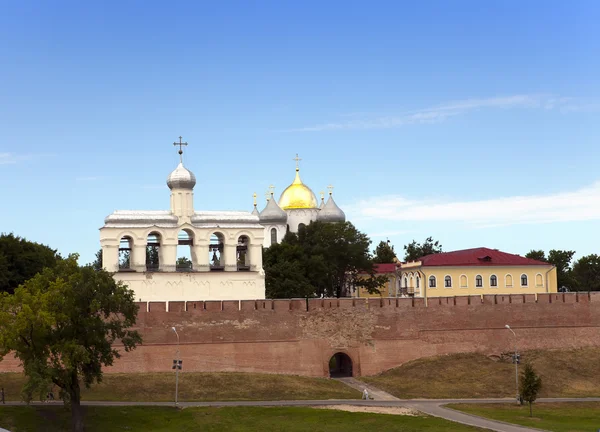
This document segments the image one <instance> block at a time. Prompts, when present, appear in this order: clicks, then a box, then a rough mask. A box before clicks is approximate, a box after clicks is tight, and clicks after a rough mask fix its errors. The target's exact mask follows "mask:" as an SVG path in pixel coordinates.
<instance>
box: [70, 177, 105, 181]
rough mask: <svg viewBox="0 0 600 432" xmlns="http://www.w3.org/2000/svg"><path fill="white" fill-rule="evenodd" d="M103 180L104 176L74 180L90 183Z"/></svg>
mask: <svg viewBox="0 0 600 432" xmlns="http://www.w3.org/2000/svg"><path fill="white" fill-rule="evenodd" d="M104 178H106V177H104V176H87V177H77V178H76V179H75V180H77V181H83V182H91V181H98V180H102V179H104Z"/></svg>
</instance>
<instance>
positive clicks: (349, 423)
mask: <svg viewBox="0 0 600 432" xmlns="http://www.w3.org/2000/svg"><path fill="white" fill-rule="evenodd" d="M85 418H86V421H85V424H86V432H104V431H128V432H138V431H139V432H147V431H152V432H188V431H189V432H191V431H203V432H210V431H215V432H216V431H219V432H220V431H231V432H251V431H282V432H283V431H285V432H296V431H310V432H338V431H344V432H353V431H356V432H359V431H360V432H364V431H401V432H411V431H428V432H436V431H440V432H442V431H449V430H451V431H455V432H463V431H481V429H477V428H473V427H469V426H462V425H459V424H457V423H452V422H448V421H446V420H443V419H438V418H435V417H428V416H415V417H412V416H400V415H388V414H370V413H350V412H344V411H336V410H325V409H313V408H299V407H293V408H289V407H285V408H258V407H227V408H186V409H183V410H177V409H175V408H167V407H86V417H85ZM69 420H70V417H69V412H67V411H65V409H64V408H61V407H57V406H55V407H50V406H42V407H32V406H28V407H3V406H0V427H4V428H7V429H9V430H10V431H12V432H30V431H31V432H38V431H41V430H43V431H45V432H66V431H69V425H70V423H69Z"/></svg>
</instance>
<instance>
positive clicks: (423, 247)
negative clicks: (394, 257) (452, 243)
mask: <svg viewBox="0 0 600 432" xmlns="http://www.w3.org/2000/svg"><path fill="white" fill-rule="evenodd" d="M440 252H442V245H441V244H440V242H439V241H437V240H436V241H434V240H433V237H427V238H426V239H425V241H424V242H423V244H421V243H417V242H416V241H415V240H413V241H412V242H411V243H409V244H407V245H405V246H404V261H406V262H409V261H417V260H418V259H419V258H421V257H424V256H425V255H431V254H436V253H440Z"/></svg>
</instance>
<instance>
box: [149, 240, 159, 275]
mask: <svg viewBox="0 0 600 432" xmlns="http://www.w3.org/2000/svg"><path fill="white" fill-rule="evenodd" d="M158 248H159V246H156V245H149V246H146V266H147V267H148V268H150V269H154V270H158V265H159V262H158Z"/></svg>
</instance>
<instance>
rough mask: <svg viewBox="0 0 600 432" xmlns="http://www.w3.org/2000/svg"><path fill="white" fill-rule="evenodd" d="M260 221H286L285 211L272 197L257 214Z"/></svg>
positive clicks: (283, 222)
mask: <svg viewBox="0 0 600 432" xmlns="http://www.w3.org/2000/svg"><path fill="white" fill-rule="evenodd" d="M258 217H259V219H260V222H261V223H282V224H285V223H287V217H288V215H287V213H286V212H285V211H284V210H282V209H281V207H279V205H277V202H276V201H275V200H274V199H273V196H272V195H271V199H270V200H269V201H267V205H266V206H265V208H264V209H263V211H261V212H260V213H259V215H258Z"/></svg>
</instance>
